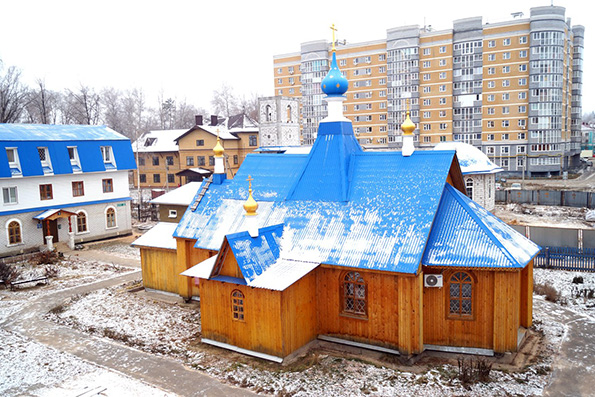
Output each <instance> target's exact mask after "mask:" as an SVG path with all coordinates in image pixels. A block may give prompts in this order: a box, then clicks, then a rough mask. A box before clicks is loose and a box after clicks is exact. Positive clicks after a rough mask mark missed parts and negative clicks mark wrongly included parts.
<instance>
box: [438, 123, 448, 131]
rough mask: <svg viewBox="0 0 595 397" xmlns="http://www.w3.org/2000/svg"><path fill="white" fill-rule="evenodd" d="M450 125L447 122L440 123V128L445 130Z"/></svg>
mask: <svg viewBox="0 0 595 397" xmlns="http://www.w3.org/2000/svg"><path fill="white" fill-rule="evenodd" d="M447 127H448V124H447V123H440V129H441V130H445V129H446V128H447Z"/></svg>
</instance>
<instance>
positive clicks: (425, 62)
mask: <svg viewBox="0 0 595 397" xmlns="http://www.w3.org/2000/svg"><path fill="white" fill-rule="evenodd" d="M431 65H432V62H430V61H423V63H422V67H423V68H429V67H431Z"/></svg>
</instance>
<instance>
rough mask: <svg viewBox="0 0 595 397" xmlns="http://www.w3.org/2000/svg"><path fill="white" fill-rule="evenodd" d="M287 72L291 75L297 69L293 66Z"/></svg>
mask: <svg viewBox="0 0 595 397" xmlns="http://www.w3.org/2000/svg"><path fill="white" fill-rule="evenodd" d="M287 70H288V71H289V74H293V73H294V71H295V69H294V68H293V66H290V67H288V68H287Z"/></svg>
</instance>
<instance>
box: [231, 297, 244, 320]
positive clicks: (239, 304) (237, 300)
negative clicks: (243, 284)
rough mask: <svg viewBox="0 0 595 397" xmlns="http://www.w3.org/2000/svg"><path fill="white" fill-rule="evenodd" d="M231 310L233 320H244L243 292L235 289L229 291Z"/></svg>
mask: <svg viewBox="0 0 595 397" xmlns="http://www.w3.org/2000/svg"><path fill="white" fill-rule="evenodd" d="M231 312H232V314H233V319H234V320H238V321H244V294H243V293H242V291H239V290H237V289H236V290H234V291H233V292H232V293H231Z"/></svg>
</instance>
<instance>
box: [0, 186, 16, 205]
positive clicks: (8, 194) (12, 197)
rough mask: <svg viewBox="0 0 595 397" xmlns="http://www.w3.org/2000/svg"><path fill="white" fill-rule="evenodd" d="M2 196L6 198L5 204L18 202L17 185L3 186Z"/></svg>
mask: <svg viewBox="0 0 595 397" xmlns="http://www.w3.org/2000/svg"><path fill="white" fill-rule="evenodd" d="M2 197H3V199H4V204H16V203H17V187H16V186H11V187H3V188H2Z"/></svg>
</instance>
